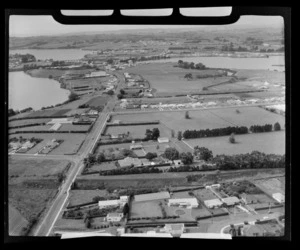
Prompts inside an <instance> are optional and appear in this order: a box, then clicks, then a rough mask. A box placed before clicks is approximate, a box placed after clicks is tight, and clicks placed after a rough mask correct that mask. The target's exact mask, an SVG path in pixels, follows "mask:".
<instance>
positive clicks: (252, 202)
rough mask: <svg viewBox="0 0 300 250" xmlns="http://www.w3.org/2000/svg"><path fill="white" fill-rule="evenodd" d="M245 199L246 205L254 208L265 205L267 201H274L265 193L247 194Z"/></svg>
mask: <svg viewBox="0 0 300 250" xmlns="http://www.w3.org/2000/svg"><path fill="white" fill-rule="evenodd" d="M246 200H247V203H248V205H249V206H250V207H253V208H254V209H256V208H260V207H266V206H268V205H269V203H271V204H274V202H275V200H273V199H271V198H270V197H268V196H267V195H266V194H247V195H246Z"/></svg>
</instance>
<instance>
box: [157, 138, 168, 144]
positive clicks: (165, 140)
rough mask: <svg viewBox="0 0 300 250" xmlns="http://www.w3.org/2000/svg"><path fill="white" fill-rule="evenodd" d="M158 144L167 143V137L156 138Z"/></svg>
mask: <svg viewBox="0 0 300 250" xmlns="http://www.w3.org/2000/svg"><path fill="white" fill-rule="evenodd" d="M157 141H158V143H168V142H169V141H170V140H169V138H167V137H159V138H157Z"/></svg>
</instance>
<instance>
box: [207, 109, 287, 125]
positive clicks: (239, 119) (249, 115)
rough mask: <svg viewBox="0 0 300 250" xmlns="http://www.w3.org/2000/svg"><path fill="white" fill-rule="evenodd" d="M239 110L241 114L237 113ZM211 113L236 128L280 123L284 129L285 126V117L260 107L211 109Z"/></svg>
mask: <svg viewBox="0 0 300 250" xmlns="http://www.w3.org/2000/svg"><path fill="white" fill-rule="evenodd" d="M237 109H238V110H239V113H237V111H236V110H237ZM209 112H210V113H211V114H213V115H215V116H217V117H219V118H220V119H222V120H224V121H227V122H229V123H231V124H234V125H235V126H247V127H250V126H251V125H265V124H272V125H274V123H276V122H279V124H280V125H281V127H282V128H283V127H284V124H285V118H284V117H283V116H281V115H279V114H275V113H272V112H269V111H267V110H265V109H263V108H259V107H242V108H240V107H237V108H222V109H210V110H209Z"/></svg>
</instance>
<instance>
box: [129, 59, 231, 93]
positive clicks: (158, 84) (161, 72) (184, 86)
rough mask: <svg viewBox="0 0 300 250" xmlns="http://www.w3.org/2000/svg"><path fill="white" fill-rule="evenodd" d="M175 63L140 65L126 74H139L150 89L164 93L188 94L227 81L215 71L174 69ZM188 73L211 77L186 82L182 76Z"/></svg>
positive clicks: (226, 78)
mask: <svg viewBox="0 0 300 250" xmlns="http://www.w3.org/2000/svg"><path fill="white" fill-rule="evenodd" d="M174 65H176V63H151V64H140V65H138V66H136V67H133V68H129V69H126V72H129V73H134V74H139V75H141V76H142V77H143V78H144V79H145V80H148V81H149V83H150V86H151V88H154V89H156V90H157V91H158V92H164V93H182V92H186V93H190V92H192V91H202V88H203V87H207V86H209V85H211V84H216V83H221V82H224V81H227V80H228V79H229V78H228V77H216V78H214V77H213V76H214V75H217V74H218V72H217V70H214V69H207V70H195V69H182V68H179V67H174ZM188 73H192V74H193V76H196V75H207V74H209V75H212V77H209V78H202V79H195V80H187V79H185V78H184V76H185V75H186V74H188Z"/></svg>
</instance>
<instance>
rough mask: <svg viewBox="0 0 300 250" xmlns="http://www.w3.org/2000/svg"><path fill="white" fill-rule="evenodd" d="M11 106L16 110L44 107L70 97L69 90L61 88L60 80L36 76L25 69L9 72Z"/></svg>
mask: <svg viewBox="0 0 300 250" xmlns="http://www.w3.org/2000/svg"><path fill="white" fill-rule="evenodd" d="M8 78H9V79H8V80H9V89H8V93H9V104H8V106H9V108H12V109H14V110H16V109H19V110H20V109H24V108H28V107H32V108H33V109H35V110H38V109H41V108H42V107H46V106H51V105H55V104H58V103H62V102H64V101H66V100H67V99H68V96H69V93H70V92H69V91H68V90H66V89H61V88H60V84H59V82H57V81H55V80H52V79H48V78H36V77H31V76H29V75H27V74H25V73H24V72H23V71H18V72H9V76H8Z"/></svg>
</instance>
